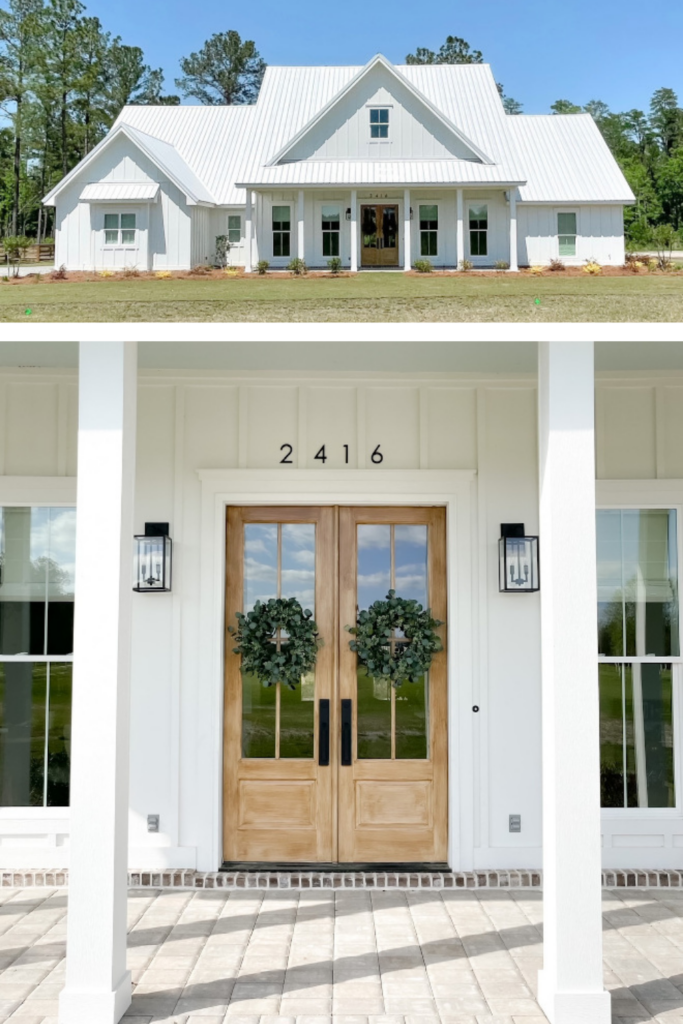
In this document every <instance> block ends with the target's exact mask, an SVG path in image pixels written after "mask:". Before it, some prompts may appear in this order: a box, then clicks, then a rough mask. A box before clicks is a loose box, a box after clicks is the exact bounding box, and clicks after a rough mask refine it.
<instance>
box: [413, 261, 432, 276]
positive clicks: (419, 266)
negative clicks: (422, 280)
mask: <svg viewBox="0 0 683 1024" xmlns="http://www.w3.org/2000/svg"><path fill="white" fill-rule="evenodd" d="M413 267H414V269H415V270H417V272H418V274H431V273H432V272H433V270H434V267H433V265H432V261H431V260H415V262H414V263H413Z"/></svg>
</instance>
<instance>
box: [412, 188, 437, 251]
mask: <svg viewBox="0 0 683 1024" xmlns="http://www.w3.org/2000/svg"><path fill="white" fill-rule="evenodd" d="M422 206H435V207H436V231H435V230H434V229H433V228H425V231H424V234H436V252H435V253H434V255H433V256H423V255H422V235H423V231H422V228H421V227H420V224H421V220H422V219H421V217H420V207H422ZM417 242H418V244H417V248H418V255H417V259H420V260H432V259H434V260H438V259H439V256H440V255H441V251H440V250H441V202H440V201H439V200H438V199H435V200H434V201H433V202H428V201H427V200H424V199H422V200H419V201H418V204H417Z"/></svg>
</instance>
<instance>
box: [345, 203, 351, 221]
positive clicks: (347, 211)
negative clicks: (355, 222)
mask: <svg viewBox="0 0 683 1024" xmlns="http://www.w3.org/2000/svg"><path fill="white" fill-rule="evenodd" d="M346 219H347V220H351V207H350V206H347V208H346Z"/></svg>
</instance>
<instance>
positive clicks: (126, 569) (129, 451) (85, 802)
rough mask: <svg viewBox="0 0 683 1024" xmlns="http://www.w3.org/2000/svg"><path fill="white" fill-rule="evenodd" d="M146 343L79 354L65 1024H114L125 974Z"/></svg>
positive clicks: (103, 344)
mask: <svg viewBox="0 0 683 1024" xmlns="http://www.w3.org/2000/svg"><path fill="white" fill-rule="evenodd" d="M136 389H137V342H134V341H100V342H94V341H87V342H81V345H80V366H79V412H78V488H77V509H78V531H77V535H76V594H77V595H78V598H77V606H76V620H75V630H74V666H73V716H72V758H71V811H70V816H71V868H70V879H69V912H68V923H67V947H66V948H67V956H66V987H65V988H64V990H63V992H62V993H61V995H60V998H59V1021H60V1024H116V1022H117V1021H118V1020H119V1019H120V1018H121V1017H122V1016H123V1014H124V1013H125V1011H126V1009H127V1008H128V1006H129V1005H130V1001H131V976H130V972H129V971H128V970H127V969H126V902H127V896H128V892H127V871H128V797H129V793H128V761H129V739H128V736H129V729H130V714H129V703H130V698H129V685H130V659H131V610H132V597H133V594H132V581H131V577H132V571H131V570H132V537H133V488H134V477H135V422H136Z"/></svg>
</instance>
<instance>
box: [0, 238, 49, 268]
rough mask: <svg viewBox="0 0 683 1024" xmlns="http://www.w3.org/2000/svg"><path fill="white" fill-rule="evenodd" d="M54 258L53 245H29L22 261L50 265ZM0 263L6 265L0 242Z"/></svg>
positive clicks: (3, 248)
mask: <svg viewBox="0 0 683 1024" xmlns="http://www.w3.org/2000/svg"><path fill="white" fill-rule="evenodd" d="M54 258H55V247H54V245H29V247H28V249H27V250H26V256H25V257H24V260H25V261H26V262H27V263H48V262H49V263H51V262H53V261H54ZM0 263H7V253H6V252H5V247H4V246H3V244H2V242H0Z"/></svg>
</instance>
